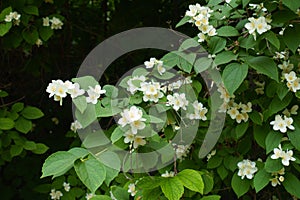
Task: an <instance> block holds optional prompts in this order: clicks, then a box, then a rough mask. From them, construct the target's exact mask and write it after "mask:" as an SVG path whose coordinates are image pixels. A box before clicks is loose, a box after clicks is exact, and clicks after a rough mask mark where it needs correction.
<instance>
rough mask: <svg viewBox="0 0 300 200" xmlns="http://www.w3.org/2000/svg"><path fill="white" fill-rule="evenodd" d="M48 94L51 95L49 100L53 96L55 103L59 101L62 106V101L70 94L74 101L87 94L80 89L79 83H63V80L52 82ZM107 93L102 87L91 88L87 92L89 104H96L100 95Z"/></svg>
mask: <svg viewBox="0 0 300 200" xmlns="http://www.w3.org/2000/svg"><path fill="white" fill-rule="evenodd" d="M46 92H48V93H49V98H50V97H52V96H53V97H54V101H59V102H60V105H62V100H63V98H65V97H67V94H70V96H71V98H72V99H74V98H77V97H79V96H82V95H83V94H84V93H85V91H84V90H83V89H80V86H79V84H78V83H72V82H70V81H65V82H63V81H62V80H52V82H51V83H49V85H48V86H47V89H46ZM105 92H106V91H105V90H102V89H101V86H100V85H96V86H95V88H93V87H91V86H90V87H89V90H88V91H87V93H88V97H86V101H87V103H92V104H96V103H97V101H98V98H99V97H100V95H101V94H104V93H105Z"/></svg>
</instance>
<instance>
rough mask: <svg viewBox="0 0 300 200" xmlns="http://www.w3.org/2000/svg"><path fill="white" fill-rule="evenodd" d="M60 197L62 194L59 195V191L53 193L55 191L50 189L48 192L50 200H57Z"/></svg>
mask: <svg viewBox="0 0 300 200" xmlns="http://www.w3.org/2000/svg"><path fill="white" fill-rule="evenodd" d="M62 196H63V193H61V191H59V190H57V191H55V189H52V190H51V192H50V197H51V199H54V200H59V199H60V197H62Z"/></svg>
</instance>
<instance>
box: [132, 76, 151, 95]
mask: <svg viewBox="0 0 300 200" xmlns="http://www.w3.org/2000/svg"><path fill="white" fill-rule="evenodd" d="M145 80H146V77H145V76H134V77H132V78H130V79H129V80H128V81H127V85H128V86H129V87H127V91H129V92H130V93H131V94H134V93H135V92H136V91H138V89H139V87H140V84H141V83H142V82H144V81H145Z"/></svg>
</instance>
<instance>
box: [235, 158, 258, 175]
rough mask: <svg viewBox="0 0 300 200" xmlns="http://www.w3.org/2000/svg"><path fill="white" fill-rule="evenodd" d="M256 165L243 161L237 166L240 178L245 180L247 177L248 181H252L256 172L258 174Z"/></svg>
mask: <svg viewBox="0 0 300 200" xmlns="http://www.w3.org/2000/svg"><path fill="white" fill-rule="evenodd" d="M255 165H256V163H255V162H252V161H250V160H248V159H247V160H243V161H241V162H239V163H238V164H237V166H238V168H239V171H238V176H241V179H244V178H245V176H246V177H247V178H248V179H252V178H253V175H254V174H255V172H257V167H256V166H255Z"/></svg>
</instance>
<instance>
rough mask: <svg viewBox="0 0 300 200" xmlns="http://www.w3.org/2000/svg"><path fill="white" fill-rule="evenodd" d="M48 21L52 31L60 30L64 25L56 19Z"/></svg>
mask: <svg viewBox="0 0 300 200" xmlns="http://www.w3.org/2000/svg"><path fill="white" fill-rule="evenodd" d="M49 21H50V22H51V29H54V30H57V29H62V26H63V25H64V23H63V22H62V21H61V20H60V19H59V18H57V17H52V19H50V20H49Z"/></svg>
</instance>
